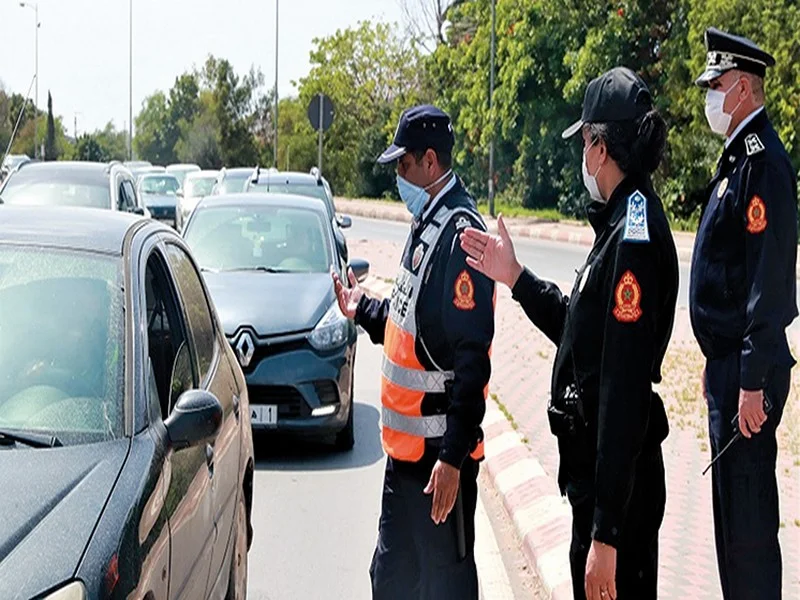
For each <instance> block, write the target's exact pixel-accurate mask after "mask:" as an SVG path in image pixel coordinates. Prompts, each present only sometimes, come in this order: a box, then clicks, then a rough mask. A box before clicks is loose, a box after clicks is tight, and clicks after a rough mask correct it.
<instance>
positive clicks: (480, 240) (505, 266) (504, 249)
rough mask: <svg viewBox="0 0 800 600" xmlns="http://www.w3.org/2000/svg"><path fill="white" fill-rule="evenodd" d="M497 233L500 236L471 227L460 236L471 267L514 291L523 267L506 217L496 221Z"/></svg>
mask: <svg viewBox="0 0 800 600" xmlns="http://www.w3.org/2000/svg"><path fill="white" fill-rule="evenodd" d="M497 230H498V232H499V233H500V235H499V236H497V235H490V234H488V233H485V232H483V231H480V230H479V229H474V228H472V227H469V228H467V229H465V230H464V231H463V232H462V233H461V236H460V239H461V248H463V250H464V252H466V253H467V254H468V256H467V264H468V265H469V266H470V267H472V268H473V269H475V270H476V271H478V272H480V273H483V274H484V275H486V276H487V277H488V278H489V279H494V280H495V281H499V282H500V283H504V284H506V285H507V286H508V287H510V288H513V287H514V284H515V283H516V282H517V279H519V276H520V275H521V274H522V265H521V264H520V263H519V261H518V260H517V255H516V253H515V252H514V243H513V242H512V241H511V236H510V235H509V234H508V230H507V229H506V224H505V222H504V221H503V215H499V216H498V217H497Z"/></svg>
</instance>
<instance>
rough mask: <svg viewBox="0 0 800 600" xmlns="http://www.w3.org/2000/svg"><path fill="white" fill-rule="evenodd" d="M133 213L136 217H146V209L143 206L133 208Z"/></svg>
mask: <svg viewBox="0 0 800 600" xmlns="http://www.w3.org/2000/svg"><path fill="white" fill-rule="evenodd" d="M131 212H132V213H133V214H135V215H139V216H141V217H143V216H144V208H142V207H141V206H136V207H134V208H132V209H131Z"/></svg>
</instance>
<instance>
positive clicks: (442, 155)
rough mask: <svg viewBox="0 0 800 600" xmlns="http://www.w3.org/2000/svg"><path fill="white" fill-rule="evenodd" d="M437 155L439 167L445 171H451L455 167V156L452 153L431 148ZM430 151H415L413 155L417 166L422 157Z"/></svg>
mask: <svg viewBox="0 0 800 600" xmlns="http://www.w3.org/2000/svg"><path fill="white" fill-rule="evenodd" d="M431 150H433V151H434V152H435V153H436V160H438V161H439V166H440V167H442V169H444V170H445V171H447V170H449V169H451V168H452V166H453V154H452V152H446V151H444V150H436V149H434V148H431ZM427 151H428V150H414V151H412V154H413V155H414V160H415V161H417V164H419V162H420V161H421V160H422V157H423V156H425V153H426V152H427Z"/></svg>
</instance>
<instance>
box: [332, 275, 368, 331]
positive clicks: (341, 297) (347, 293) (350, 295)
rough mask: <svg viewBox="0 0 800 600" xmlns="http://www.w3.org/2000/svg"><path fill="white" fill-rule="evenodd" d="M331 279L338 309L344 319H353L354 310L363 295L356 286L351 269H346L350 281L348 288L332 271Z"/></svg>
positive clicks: (354, 315) (356, 282)
mask: <svg viewBox="0 0 800 600" xmlns="http://www.w3.org/2000/svg"><path fill="white" fill-rule="evenodd" d="M331 277H332V278H333V291H334V292H335V293H336V299H337V300H338V302H339V308H340V309H341V311H342V313H343V314H344V316H345V317H347V318H348V319H355V317H356V309H357V308H358V303H359V301H360V300H361V298H362V296H363V295H364V290H363V289H362V288H361V286H359V285H358V279H356V276H355V273H353V269H350V268H348V269H347V278H348V279H349V280H350V287H349V288H347V287H345V286H344V284H343V283H342V280H341V279H339V276H338V275H337V274H336V273H334V272H333V271H331Z"/></svg>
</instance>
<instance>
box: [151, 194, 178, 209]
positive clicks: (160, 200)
mask: <svg viewBox="0 0 800 600" xmlns="http://www.w3.org/2000/svg"><path fill="white" fill-rule="evenodd" d="M142 202H144V205H145V206H146V207H148V208H150V207H151V206H153V207H161V206H167V207H169V206H175V205H176V204H177V202H178V197H177V196H170V195H169V194H164V195H163V196H162V195H161V194H142Z"/></svg>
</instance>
